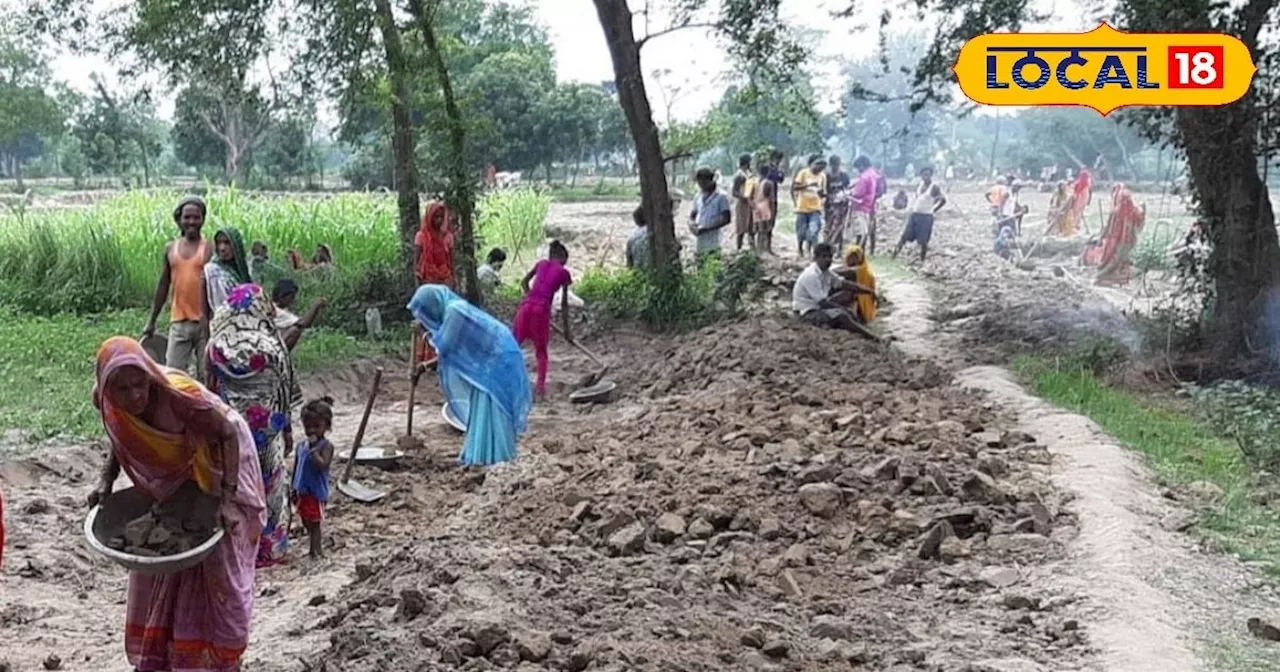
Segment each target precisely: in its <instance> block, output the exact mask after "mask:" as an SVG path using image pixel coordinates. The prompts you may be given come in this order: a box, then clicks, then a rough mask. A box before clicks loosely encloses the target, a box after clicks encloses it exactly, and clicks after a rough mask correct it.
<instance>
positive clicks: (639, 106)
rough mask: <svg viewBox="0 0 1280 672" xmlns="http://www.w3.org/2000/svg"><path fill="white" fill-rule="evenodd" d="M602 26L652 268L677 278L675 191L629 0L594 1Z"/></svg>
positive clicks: (678, 252)
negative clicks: (649, 231)
mask: <svg viewBox="0 0 1280 672" xmlns="http://www.w3.org/2000/svg"><path fill="white" fill-rule="evenodd" d="M594 2H595V5H596V13H597V14H598V15H599V17H600V26H601V28H603V29H604V36H605V41H606V42H607V43H608V44H609V55H610V56H611V57H612V59H613V73H614V79H615V80H616V82H617V85H618V103H619V104H620V105H621V106H622V111H623V113H624V114H625V115H626V117H627V128H628V129H629V130H630V131H631V139H632V140H633V141H634V142H635V146H636V163H637V164H638V166H639V172H640V194H641V199H642V202H643V207H644V212H645V216H646V218H647V219H648V221H649V222H650V226H652V228H653V245H651V246H650V248H651V250H652V252H653V262H654V268H655V269H657V270H658V271H659V272H660V273H663V274H667V273H671V274H673V275H674V274H675V273H678V272H679V269H680V248H679V247H677V241H676V226H675V214H674V213H673V212H671V192H670V191H668V190H667V175H666V171H665V168H664V165H663V161H662V142H661V140H660V139H659V136H658V126H657V125H656V124H654V123H653V109H652V108H651V107H649V95H648V93H646V92H645V88H644V75H643V73H642V71H641V69H640V45H639V44H638V43H637V42H636V36H635V33H634V32H633V31H632V27H631V20H632V15H631V9H630V8H629V7H627V0H594Z"/></svg>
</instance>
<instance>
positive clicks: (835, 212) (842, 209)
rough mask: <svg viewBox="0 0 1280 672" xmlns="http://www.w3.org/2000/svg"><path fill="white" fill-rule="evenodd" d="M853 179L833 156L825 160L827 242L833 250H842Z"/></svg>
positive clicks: (838, 159)
mask: <svg viewBox="0 0 1280 672" xmlns="http://www.w3.org/2000/svg"><path fill="white" fill-rule="evenodd" d="M852 184H853V179H852V178H850V177H849V173H847V172H845V170H844V168H842V167H841V166H840V157H839V156H836V155H835V154H832V155H831V158H830V159H828V160H827V210H826V218H827V242H828V243H831V247H832V248H833V249H836V250H839V249H843V248H844V239H845V229H846V228H847V226H848V222H849V188H850V186H851V185H852Z"/></svg>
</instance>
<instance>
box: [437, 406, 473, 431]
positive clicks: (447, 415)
mask: <svg viewBox="0 0 1280 672" xmlns="http://www.w3.org/2000/svg"><path fill="white" fill-rule="evenodd" d="M459 403H462V404H466V403H467V402H465V401H463V402H459ZM440 417H442V418H444V421H445V422H446V423H448V424H449V426H450V427H452V428H454V429H456V430H458V431H459V432H462V433H466V431H467V425H466V423H464V422H462V420H460V419H458V416H456V415H454V414H453V409H452V408H449V402H447V401H446V402H444V405H443V406H441V407H440Z"/></svg>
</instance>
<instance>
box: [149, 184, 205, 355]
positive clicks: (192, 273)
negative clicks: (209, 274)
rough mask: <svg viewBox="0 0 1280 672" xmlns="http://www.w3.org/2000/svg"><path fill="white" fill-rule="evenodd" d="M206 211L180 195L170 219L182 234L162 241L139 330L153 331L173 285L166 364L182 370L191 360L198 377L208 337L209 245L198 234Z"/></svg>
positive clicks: (151, 334)
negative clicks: (206, 279) (146, 316)
mask: <svg viewBox="0 0 1280 672" xmlns="http://www.w3.org/2000/svg"><path fill="white" fill-rule="evenodd" d="M205 213H206V209H205V204H204V201H202V200H200V199H199V198H196V197H194V196H190V197H187V198H185V199H183V200H182V202H181V203H179V204H178V207H177V209H175V210H174V211H173V221H174V223H175V224H177V225H178V230H179V231H181V232H182V235H181V237H179V238H178V239H177V240H174V241H170V242H169V244H167V245H165V248H164V258H163V260H162V261H161V268H160V282H159V283H158V284H157V285H156V296H155V300H154V301H152V303H151V319H149V320H147V326H146V327H144V328H143V330H142V337H143V339H146V338H149V337H151V336H154V335H155V333H156V318H158V317H159V316H160V311H161V310H163V309H164V304H165V301H166V300H168V299H169V290H170V289H172V290H173V305H172V306H171V307H170V309H169V345H168V349H167V350H166V351H165V365H166V366H169V367H172V368H175V369H179V370H184V371H185V370H187V369H188V367H189V366H190V365H191V364H193V363H194V364H195V365H196V369H197V374H198V375H200V376H201V378H203V375H202V374H203V371H201V370H200V369H203V367H204V346H205V343H206V342H208V340H209V324H208V322H207V321H206V320H205V318H204V265H205V264H206V263H208V261H209V257H210V245H209V243H208V241H206V240H205V239H204V238H203V237H201V235H200V231H201V229H203V228H204V217H205Z"/></svg>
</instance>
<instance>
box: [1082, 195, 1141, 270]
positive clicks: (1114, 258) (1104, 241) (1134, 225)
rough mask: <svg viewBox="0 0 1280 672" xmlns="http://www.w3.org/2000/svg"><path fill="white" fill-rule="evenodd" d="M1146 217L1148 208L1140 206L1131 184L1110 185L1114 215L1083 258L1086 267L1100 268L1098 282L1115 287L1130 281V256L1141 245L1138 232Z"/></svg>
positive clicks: (1086, 250) (1131, 268) (1112, 213)
mask: <svg viewBox="0 0 1280 672" xmlns="http://www.w3.org/2000/svg"><path fill="white" fill-rule="evenodd" d="M1146 218H1147V213H1146V209H1145V208H1139V207H1138V205H1137V204H1135V203H1134V202H1133V194H1132V193H1131V192H1130V191H1129V189H1128V187H1126V186H1124V185H1123V184H1121V183H1118V182H1117V183H1116V185H1115V186H1114V187H1112V188H1111V216H1110V217H1109V218H1107V227H1106V228H1105V229H1103V230H1102V236H1101V238H1100V240H1099V241H1098V242H1097V244H1095V245H1092V246H1090V247H1088V248H1086V249H1085V251H1084V255H1083V258H1082V259H1081V261H1082V262H1083V263H1084V265H1085V266H1097V267H1098V276H1097V277H1096V278H1095V279H1094V283H1095V284H1098V285H1103V286H1112V287H1114V286H1120V285H1124V284H1127V283H1128V282H1129V277H1130V275H1132V273H1133V265H1132V264H1131V263H1130V261H1129V257H1130V255H1132V254H1133V248H1134V247H1136V246H1137V244H1138V234H1139V233H1141V231H1142V227H1143V225H1144V224H1145V223H1146Z"/></svg>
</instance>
